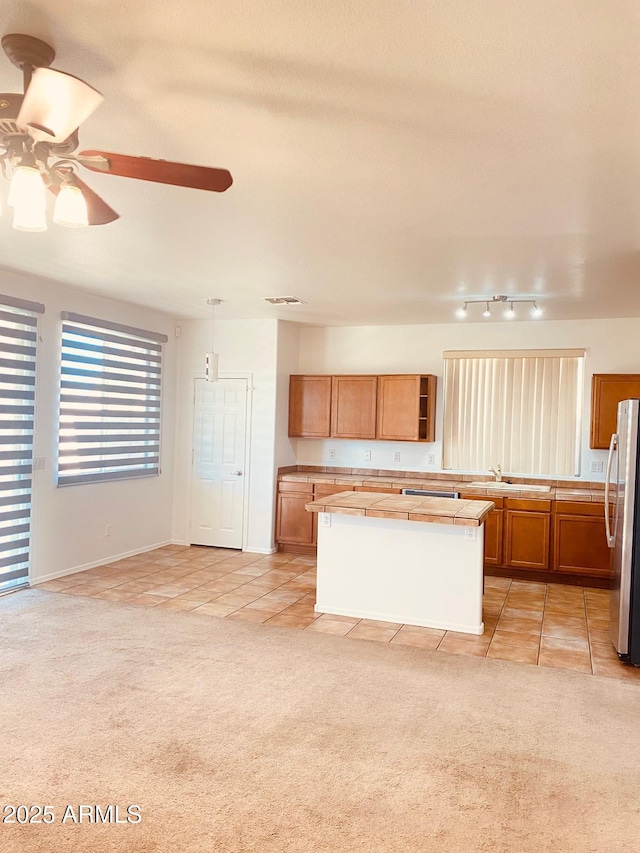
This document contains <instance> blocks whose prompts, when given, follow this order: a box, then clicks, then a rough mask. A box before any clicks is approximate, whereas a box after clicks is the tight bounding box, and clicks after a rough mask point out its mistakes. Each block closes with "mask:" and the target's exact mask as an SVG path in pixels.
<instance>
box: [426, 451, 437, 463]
mask: <svg viewBox="0 0 640 853" xmlns="http://www.w3.org/2000/svg"><path fill="white" fill-rule="evenodd" d="M435 464H436V455H435V453H427V465H435Z"/></svg>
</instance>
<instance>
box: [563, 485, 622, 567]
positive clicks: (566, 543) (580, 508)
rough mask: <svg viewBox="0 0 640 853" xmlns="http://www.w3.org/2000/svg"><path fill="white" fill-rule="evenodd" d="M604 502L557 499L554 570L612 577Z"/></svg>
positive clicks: (610, 551) (610, 552)
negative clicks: (593, 502) (574, 501)
mask: <svg viewBox="0 0 640 853" xmlns="http://www.w3.org/2000/svg"><path fill="white" fill-rule="evenodd" d="M612 553H613V552H612V550H611V549H610V548H609V547H608V546H607V538H606V532H605V525H604V517H603V507H602V505H601V504H582V505H580V504H569V503H568V502H567V503H566V504H565V502H564V501H563V502H558V503H557V508H556V513H555V515H554V519H553V570H554V571H555V572H566V573H567V574H577V575H588V576H590V577H596V578H608V577H610V576H611V555H612Z"/></svg>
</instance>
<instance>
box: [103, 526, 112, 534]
mask: <svg viewBox="0 0 640 853" xmlns="http://www.w3.org/2000/svg"><path fill="white" fill-rule="evenodd" d="M104 535H105V536H111V525H110V524H107V525H106V526H105V528H104Z"/></svg>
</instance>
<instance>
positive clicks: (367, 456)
mask: <svg viewBox="0 0 640 853" xmlns="http://www.w3.org/2000/svg"><path fill="white" fill-rule="evenodd" d="M364 461H365V462H371V451H370V450H365V452H364Z"/></svg>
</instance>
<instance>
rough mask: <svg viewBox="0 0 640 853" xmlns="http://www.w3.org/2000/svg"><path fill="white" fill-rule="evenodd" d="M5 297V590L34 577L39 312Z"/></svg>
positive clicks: (0, 519) (0, 323) (0, 324)
mask: <svg viewBox="0 0 640 853" xmlns="http://www.w3.org/2000/svg"><path fill="white" fill-rule="evenodd" d="M43 311H44V306H43V305H40V304H39V303H37V302H27V301H26V300H23V299H14V298H13V297H10V296H0V397H1V399H0V592H6V591H7V590H9V589H14V588H16V587H19V586H25V585H26V584H27V582H28V580H29V555H30V539H31V536H30V531H31V472H32V464H33V415H34V404H35V383H36V346H37V339H38V314H41V313H42V312H43Z"/></svg>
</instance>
